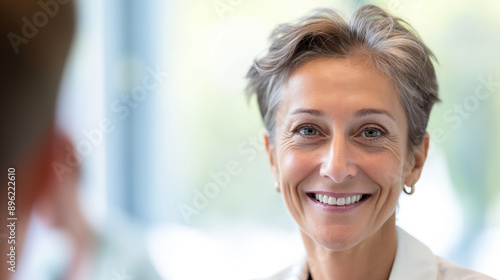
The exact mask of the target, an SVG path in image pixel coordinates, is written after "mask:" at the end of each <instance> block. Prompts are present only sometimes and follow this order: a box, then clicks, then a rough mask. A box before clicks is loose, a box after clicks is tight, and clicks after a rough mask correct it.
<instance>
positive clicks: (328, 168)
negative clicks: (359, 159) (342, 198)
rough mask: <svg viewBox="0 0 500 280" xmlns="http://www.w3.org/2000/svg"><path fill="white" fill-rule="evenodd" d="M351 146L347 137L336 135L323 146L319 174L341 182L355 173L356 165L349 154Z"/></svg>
mask: <svg viewBox="0 0 500 280" xmlns="http://www.w3.org/2000/svg"><path fill="white" fill-rule="evenodd" d="M351 148H352V147H350V146H349V142H348V139H346V138H345V137H344V136H340V135H339V136H336V137H333V138H332V141H331V142H330V143H329V144H328V146H327V147H325V153H324V156H323V158H322V163H321V168H320V171H319V172H320V175H321V176H322V177H328V178H330V179H331V180H332V181H334V182H335V183H342V182H344V181H345V180H346V179H348V178H350V177H353V176H355V175H356V173H357V166H356V164H355V162H354V160H353V158H352V156H351Z"/></svg>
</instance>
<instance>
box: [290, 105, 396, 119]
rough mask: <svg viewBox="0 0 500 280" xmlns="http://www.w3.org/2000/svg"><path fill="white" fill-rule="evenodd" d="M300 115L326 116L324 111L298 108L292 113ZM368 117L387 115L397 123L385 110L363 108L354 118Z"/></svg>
mask: <svg viewBox="0 0 500 280" xmlns="http://www.w3.org/2000/svg"><path fill="white" fill-rule="evenodd" d="M298 114H309V115H313V116H318V117H321V116H324V115H325V114H324V113H323V111H320V110H316V109H305V108H297V109H295V110H293V111H292V112H291V113H290V115H291V116H293V115H298ZM368 115H386V116H388V117H389V118H391V119H392V120H393V121H395V119H394V117H393V116H392V114H391V113H390V112H389V111H386V110H383V109H375V108H363V109H360V110H358V111H356V113H354V116H355V117H357V118H361V117H366V116H368Z"/></svg>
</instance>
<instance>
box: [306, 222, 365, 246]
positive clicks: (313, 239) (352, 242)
mask: <svg viewBox="0 0 500 280" xmlns="http://www.w3.org/2000/svg"><path fill="white" fill-rule="evenodd" d="M324 229H325V228H324ZM324 229H323V230H321V231H319V232H318V231H317V232H310V233H307V234H306V235H303V238H307V239H309V240H304V242H305V243H306V246H307V243H309V244H311V245H313V243H315V244H316V245H319V246H321V247H323V248H324V249H327V250H329V251H334V252H340V251H346V250H349V249H351V248H353V247H355V246H356V245H358V244H359V243H360V242H361V240H362V238H361V234H360V230H359V228H357V227H348V226H344V227H338V226H337V227H332V226H330V227H329V228H326V229H327V230H324Z"/></svg>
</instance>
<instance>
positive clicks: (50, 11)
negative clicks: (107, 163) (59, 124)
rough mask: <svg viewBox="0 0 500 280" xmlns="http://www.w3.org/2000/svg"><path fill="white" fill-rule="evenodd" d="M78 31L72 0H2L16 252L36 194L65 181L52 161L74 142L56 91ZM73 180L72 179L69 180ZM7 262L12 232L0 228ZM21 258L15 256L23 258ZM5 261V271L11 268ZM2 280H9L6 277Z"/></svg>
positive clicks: (3, 86) (4, 118) (1, 156)
mask: <svg viewBox="0 0 500 280" xmlns="http://www.w3.org/2000/svg"><path fill="white" fill-rule="evenodd" d="M74 29H75V14H74V4H73V1H71V0H69V1H68V0H47V1H27V0H22V1H2V2H0V31H1V33H0V34H1V35H2V38H3V39H2V40H1V43H0V61H1V63H2V65H1V68H0V92H1V98H2V103H1V104H2V108H1V110H0V123H1V131H2V137H1V138H0V139H1V140H0V160H1V164H0V167H1V169H0V172H2V173H4V176H1V177H2V180H1V182H2V185H5V186H6V185H7V182H6V178H7V173H8V168H15V181H16V185H15V186H16V188H15V207H16V208H15V216H16V217H17V218H18V221H17V224H16V253H17V255H19V253H20V249H21V246H20V245H21V244H22V238H23V231H24V228H25V225H26V222H27V220H28V218H29V213H30V211H31V209H32V207H33V204H34V202H35V201H36V199H37V197H38V196H40V194H41V193H42V192H43V191H44V189H46V188H47V187H48V186H50V185H54V184H60V183H61V182H59V180H57V178H56V176H55V173H54V171H53V170H52V167H51V164H52V163H53V162H55V161H61V162H63V161H64V157H65V156H66V154H67V151H65V150H64V148H65V147H67V146H68V145H69V144H70V143H69V141H68V139H67V137H65V136H64V135H63V134H61V133H58V132H56V129H55V127H54V116H55V106H56V99H57V93H58V91H59V86H60V82H61V77H62V73H63V69H64V65H65V61H66V58H67V55H68V52H69V50H70V45H71V42H72V37H73V34H74ZM64 183H68V182H64ZM0 198H1V202H0V205H1V209H2V210H1V211H0V212H1V215H0V216H1V217H2V220H3V221H6V217H7V214H8V213H7V201H8V194H7V189H6V188H5V190H3V191H2V192H1V194H0ZM1 234H2V236H1V237H2V238H1V239H0V244H1V248H2V251H1V253H2V255H3V256H4V257H2V258H1V259H2V260H4V258H5V256H6V254H7V253H8V252H7V251H6V250H7V249H8V248H9V247H10V246H11V245H12V244H8V243H7V242H6V241H7V239H6V238H7V236H9V235H10V234H11V233H10V232H9V231H8V229H7V228H5V226H4V227H3V228H2V230H1ZM18 260H19V258H16V261H18ZM5 266H6V262H5V261H2V272H1V273H0V275H3V273H5V272H6V271H7V269H6V268H5ZM2 279H5V278H3V277H2Z"/></svg>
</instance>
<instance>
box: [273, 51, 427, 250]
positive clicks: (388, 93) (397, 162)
mask: <svg viewBox="0 0 500 280" xmlns="http://www.w3.org/2000/svg"><path fill="white" fill-rule="evenodd" d="M275 133H276V134H275V138H274V142H271V143H270V142H269V139H268V138H267V137H266V144H267V150H268V154H269V156H270V161H271V167H272V171H273V175H274V177H275V180H276V181H277V182H278V183H279V186H280V191H281V193H282V195H283V199H284V202H285V205H286V207H287V209H288V211H289V212H290V213H291V215H292V216H293V218H294V219H295V221H296V222H297V223H298V224H299V226H300V228H301V230H302V232H303V233H304V234H306V235H307V236H309V237H310V238H312V239H313V240H314V241H316V243H318V244H320V245H321V246H323V247H325V248H328V249H330V250H334V251H341V250H346V249H349V248H352V247H353V246H355V245H357V244H359V243H360V242H361V241H362V240H364V239H366V238H367V237H369V236H370V235H372V234H373V233H375V232H376V231H377V230H379V229H380V228H381V227H382V226H383V225H384V223H386V222H387V223H392V224H394V219H390V218H391V217H393V215H394V212H395V209H396V205H397V201H398V197H399V194H400V193H401V190H402V186H403V185H404V184H405V183H406V184H407V185H413V184H415V182H416V181H417V180H418V178H419V176H420V171H421V169H422V165H423V162H424V161H425V156H426V153H427V147H428V136H427V135H426V136H425V138H424V141H423V144H422V145H421V146H419V147H415V148H414V149H413V150H414V152H413V153H409V152H408V147H407V134H408V126H407V120H406V115H405V112H404V110H403V107H402V106H401V104H400V101H399V98H398V93H397V91H396V89H395V87H394V86H393V84H392V83H391V81H390V80H389V79H388V78H386V77H385V76H384V75H381V74H379V73H377V72H375V71H374V70H373V69H372V68H370V67H369V66H367V63H364V61H363V60H353V59H330V58H322V59H316V60H313V61H311V62H307V63H305V64H303V65H302V66H301V67H299V68H298V69H296V70H295V71H294V72H293V73H292V74H291V76H290V78H289V80H288V82H287V83H286V84H285V85H284V87H283V89H282V101H281V104H280V107H279V108H278V110H277V112H276V131H275ZM412 154H413V155H412ZM318 200H321V202H320V201H318Z"/></svg>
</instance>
